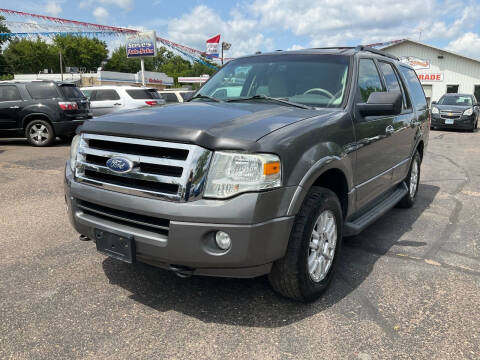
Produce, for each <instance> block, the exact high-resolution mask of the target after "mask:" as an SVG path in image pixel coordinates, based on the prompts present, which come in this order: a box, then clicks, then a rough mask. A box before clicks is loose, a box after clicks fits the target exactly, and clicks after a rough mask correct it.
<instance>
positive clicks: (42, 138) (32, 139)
mask: <svg viewBox="0 0 480 360" xmlns="http://www.w3.org/2000/svg"><path fill="white" fill-rule="evenodd" d="M25 136H26V137H27V140H28V142H29V143H30V144H31V145H33V146H49V145H51V144H52V143H53V141H54V140H55V132H54V130H53V127H52V125H50V123H49V122H48V121H45V120H40V119H38V120H33V121H31V122H30V123H29V124H28V125H27V128H26V129H25Z"/></svg>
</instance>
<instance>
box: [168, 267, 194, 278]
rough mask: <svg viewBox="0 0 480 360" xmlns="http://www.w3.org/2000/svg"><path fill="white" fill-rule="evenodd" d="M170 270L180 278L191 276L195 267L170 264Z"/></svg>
mask: <svg viewBox="0 0 480 360" xmlns="http://www.w3.org/2000/svg"><path fill="white" fill-rule="evenodd" d="M170 270H172V271H173V272H174V273H175V274H176V275H177V276H178V277H180V278H182V279H186V278H189V277H191V276H192V275H193V272H194V271H195V269H192V268H189V267H186V266H178V265H170Z"/></svg>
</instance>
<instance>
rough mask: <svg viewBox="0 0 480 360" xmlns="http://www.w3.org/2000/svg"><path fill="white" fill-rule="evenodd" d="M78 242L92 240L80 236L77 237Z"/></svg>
mask: <svg viewBox="0 0 480 360" xmlns="http://www.w3.org/2000/svg"><path fill="white" fill-rule="evenodd" d="M78 240H80V241H90V240H92V239H90V238H89V237H87V236H85V235H80V236H79V237H78Z"/></svg>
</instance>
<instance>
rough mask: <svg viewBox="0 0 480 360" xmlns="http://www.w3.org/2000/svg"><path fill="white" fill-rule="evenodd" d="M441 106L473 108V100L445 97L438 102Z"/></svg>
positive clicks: (463, 97) (461, 97)
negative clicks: (466, 106)
mask: <svg viewBox="0 0 480 360" xmlns="http://www.w3.org/2000/svg"><path fill="white" fill-rule="evenodd" d="M438 104H439V105H468V106H472V98H471V97H470V96H460V95H459V96H443V97H442V98H441V99H440V100H438Z"/></svg>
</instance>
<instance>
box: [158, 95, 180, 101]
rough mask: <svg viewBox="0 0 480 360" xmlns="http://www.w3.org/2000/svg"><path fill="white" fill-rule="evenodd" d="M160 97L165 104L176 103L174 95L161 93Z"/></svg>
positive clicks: (176, 99)
mask: <svg viewBox="0 0 480 360" xmlns="http://www.w3.org/2000/svg"><path fill="white" fill-rule="evenodd" d="M161 96H162V98H163V99H165V101H166V102H167V103H177V102H178V98H177V95H175V94H174V93H162V94H161Z"/></svg>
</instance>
